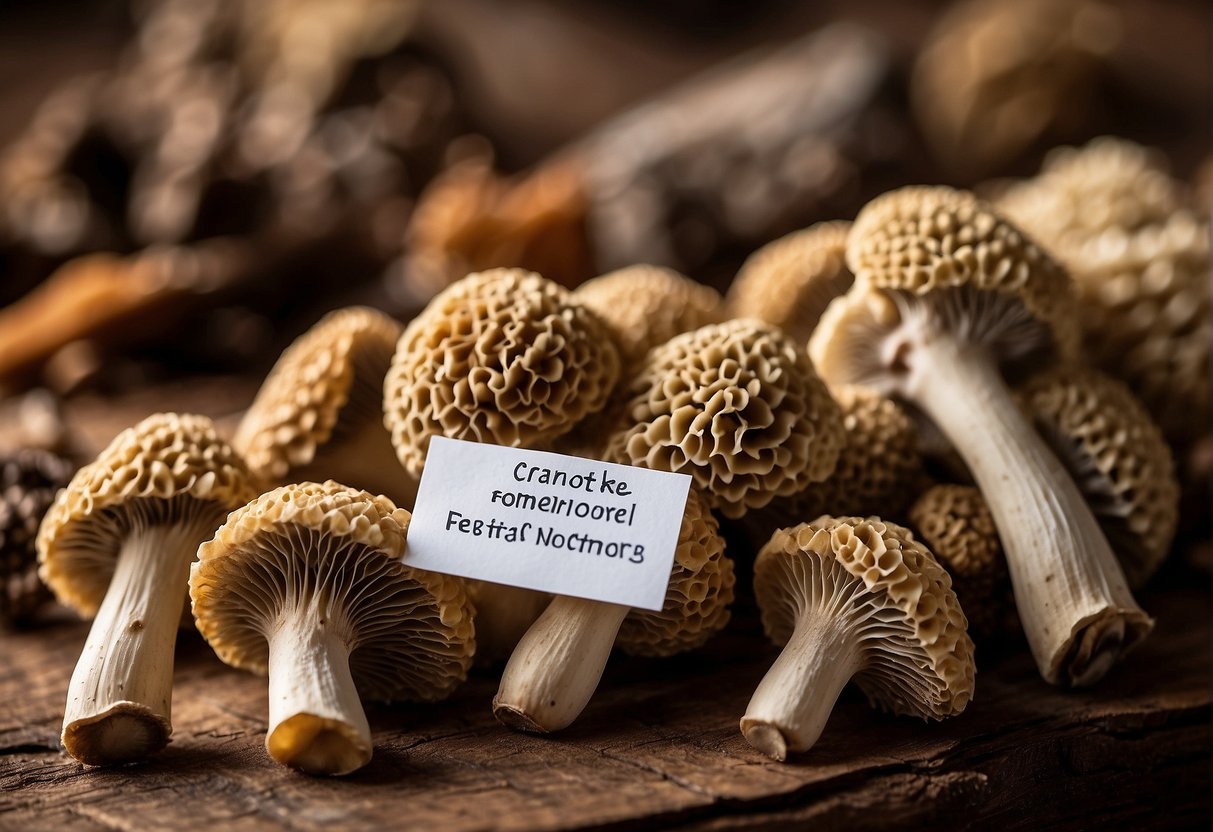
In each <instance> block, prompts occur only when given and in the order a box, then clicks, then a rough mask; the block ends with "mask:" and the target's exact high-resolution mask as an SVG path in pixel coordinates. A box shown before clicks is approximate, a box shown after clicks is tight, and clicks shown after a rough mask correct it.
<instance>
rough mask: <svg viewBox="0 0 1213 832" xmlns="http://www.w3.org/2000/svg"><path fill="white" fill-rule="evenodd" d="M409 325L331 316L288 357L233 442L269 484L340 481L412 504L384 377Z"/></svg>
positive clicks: (344, 312)
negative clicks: (386, 407)
mask: <svg viewBox="0 0 1213 832" xmlns="http://www.w3.org/2000/svg"><path fill="white" fill-rule="evenodd" d="M403 329H404V327H403V325H401V324H400V323H399V322H397V321H395V320H393V319H392V318H389V317H388V316H387V315H384V314H383V313H382V312H377V311H375V310H374V309H368V308H366V307H362V306H353V307H349V308H347V309H339V310H337V311H335V312H330V313H329V314H328V315H326V316H325V317H324V318H323V319H322V320H321V321H320V322H319V323H317V324H316V325H315V326H313V327H312V328H311V329H309V330H308V331H307V332H305V333H304V334H303V335H301V336H300V337H299V338H298V339H297V340H296V341H295V342H294V343H293V344H291V345H290V347H288V348H287V349H286V351H285V352H283V353H282V357H281V358H279V359H278V363H277V364H275V365H274V369H273V370H271V371H270V374H269V376H268V377H267V378H266V380H265V383H264V384H262V385H261V389H260V390H259V391H258V393H257V398H256V399H255V400H254V401H253V404H252V407H250V408H249V409H248V412H247V413H245V414H244V418H243V419H241V421H240V427H239V429H238V430H237V431H236V436H235V439H234V440H233V442H232V444H233V445H235V446H236V448H237V449H239V450H240V452H241V453H243V454H244V456H245V459H247V460H248V463H249V467H250V468H252V469H253V471H254V472H256V473H257V474H259V475H260V476H261V477H262V478H264V479H265V480H267V481H269V482H285V481H288V480H290V481H295V482H298V481H301V480H311V479H320V480H325V479H330V478H331V479H334V480H339V481H341V482H349V483H353V484H354V485H356V486H358V487H359V488H365V489H367V490H368V491H371V492H372V493H375V494H386V495H388V496H390V497H392V499H394V500H396V501H398V502H401V503H408V502H409V501H411V500H413V499H414V498H415V497H416V489H417V483H416V480H415V479H414V478H413V477H411V476H409V475H408V474H407V473H406V472H405V471H404V470H403V469H401V467H400V466H399V465H398V464H397V463H396V458H395V457H396V455H395V452H394V451H393V450H392V443H391V437H390V436H389V435H388V432H387V431H386V430H384V427H383V377H384V376H385V375H386V374H387V368H388V365H389V364H390V363H391V360H392V353H393V352H394V351H395V349H396V341H397V340H398V339H399V338H400V333H401V332H402V331H403Z"/></svg>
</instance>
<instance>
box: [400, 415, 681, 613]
mask: <svg viewBox="0 0 1213 832" xmlns="http://www.w3.org/2000/svg"><path fill="white" fill-rule="evenodd" d="M690 486H691V478H690V477H689V476H687V475H686V474H666V473H663V472H661V471H648V470H645V469H643V468H633V467H631V466H628V465H616V464H613V463H609V462H597V461H594V460H591V459H582V458H580V457H575V456H564V455H563V454H553V453H547V452H545V451H524V450H519V449H517V448H503V447H500V446H497V445H482V444H480V443H477V442H463V441H459V440H455V439H446V438H444V437H435V438H433V439H431V440H430V449H429V453H428V454H427V456H426V461H425V471H424V473H423V474H422V477H421V487H420V489H419V491H418V493H417V504H416V507H415V509H414V510H413V520H412V523H411V524H410V525H409V533H408V548H407V550H406V552H405V556H404V560H405V563H407V564H408V565H409V566H415V567H417V568H418V569H429V570H431V571H434V572H444V573H446V574H449V575H460V576H462V577H465V578H477V579H479V580H482V581H492V582H493V583H499V584H509V585H510V586H517V587H523V588H526V589H537V590H541V591H543V592H551V593H555V594H556V595H572V596H575V597H578V598H590V599H592V600H596V601H606V602H609V603H612V604H623V605H625V606H629V607H639V608H640V609H646V610H659V609H661V606H662V602H663V600H664V599H665V591H666V587H667V585H668V584H669V581H670V569H671V567H672V566H673V563H674V550H675V549H676V548H677V546H678V532H679V530H680V529H681V527H682V516H683V512H684V511H685V509H686V501H687V494H688V492H689V490H690Z"/></svg>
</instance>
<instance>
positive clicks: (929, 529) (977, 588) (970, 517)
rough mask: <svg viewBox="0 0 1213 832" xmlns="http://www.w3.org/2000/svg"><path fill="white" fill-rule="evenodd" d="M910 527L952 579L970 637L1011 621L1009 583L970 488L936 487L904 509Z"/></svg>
mask: <svg viewBox="0 0 1213 832" xmlns="http://www.w3.org/2000/svg"><path fill="white" fill-rule="evenodd" d="M909 520H910V525H911V526H913V527H914V530H915V531H916V532H917V533H918V536H919V537H921V538H922V541H923V543H925V544H926V546H927V547H928V548H929V549H930V550H931V553H932V554H933V555H935V558H936V560H938V561H939V562H940V563H941V564H943V566H944V568H945V569H947V570H948V573H949V574H950V575H951V576H952V588H953V589H954V590H955V591H956V597H957V598H959V599H960V603H961V604H962V605H963V606H964V611H965V615H966V616H967V617H968V619H969V624H970V626H971V628H972V630H973V632H975V633H977V634H978V635H981V636H992V635H995V634H996V633H998V632H999V631H1001V630H1003V629H1004V628H1005V626H1006V624H1007V622H1008V620H1009V619H1010V618H1011V616H1012V614H1013V613H1012V610H1013V609H1014V601H1013V598H1012V594H1011V577H1010V575H1009V574H1008V572H1007V562H1006V558H1005V557H1004V555H1003V551H1002V541H1001V540H1000V539H999V537H998V529H997V528H996V527H995V525H994V515H992V514H990V507H989V506H988V505H986V501H985V498H984V497H982V496H981V492H980V491H979V490H978V489H976V488H974V487H973V486H971V485H936V486H932V487H931V488H929V489H927V490H926V491H925V492H923V494H922V496H920V497H919V498H918V499H917V500H916V501H915V502H914V505H913V506H911V507H910V511H909Z"/></svg>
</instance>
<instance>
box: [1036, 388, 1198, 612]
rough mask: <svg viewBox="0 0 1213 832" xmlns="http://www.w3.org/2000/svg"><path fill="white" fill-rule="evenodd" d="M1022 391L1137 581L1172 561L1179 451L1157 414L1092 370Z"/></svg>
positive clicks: (1126, 569) (1132, 580) (1135, 583)
mask: <svg viewBox="0 0 1213 832" xmlns="http://www.w3.org/2000/svg"><path fill="white" fill-rule="evenodd" d="M1020 396H1021V398H1022V400H1023V402H1024V406H1025V408H1026V410H1027V411H1028V413H1029V414H1030V415H1031V417H1032V419H1033V421H1034V422H1035V424H1036V426H1037V429H1038V430H1039V431H1040V433H1041V435H1042V436H1043V437H1044V438H1045V440H1046V441H1047V442H1048V443H1049V444H1050V445H1051V446H1052V448H1053V450H1054V452H1055V453H1056V454H1057V457H1058V459H1060V460H1062V462H1064V463H1065V464H1066V467H1067V468H1068V469H1069V470H1070V472H1071V475H1072V476H1073V477H1074V480H1075V482H1077V483H1078V487H1079V488H1080V489H1081V490H1082V492H1083V494H1085V495H1086V496H1087V500H1088V502H1089V503H1090V505H1091V509H1092V511H1093V512H1094V514H1095V517H1096V518H1097V519H1098V520H1099V523H1100V525H1101V526H1102V527H1103V530H1104V534H1106V535H1107V537H1108V542H1109V543H1110V544H1111V546H1112V550H1113V551H1114V552H1115V553H1116V556H1117V558H1118V559H1119V560H1120V564H1121V567H1122V568H1123V569H1124V572H1125V577H1126V578H1127V579H1128V581H1129V586H1131V587H1133V588H1138V587H1140V586H1141V585H1143V584H1144V583H1145V582H1146V581H1147V580H1149V578H1150V576H1151V575H1153V574H1154V573H1155V572H1156V571H1157V570H1158V567H1159V566H1160V565H1161V564H1162V562H1163V560H1164V559H1166V557H1167V554H1168V553H1169V552H1170V550H1171V541H1172V540H1173V539H1174V537H1175V527H1176V524H1177V523H1178V519H1179V484H1178V483H1177V481H1176V478H1175V466H1174V464H1173V461H1172V458H1171V451H1170V449H1169V448H1168V447H1167V443H1166V441H1165V440H1164V439H1163V437H1162V434H1161V433H1160V432H1159V429H1158V427H1157V426H1156V425H1155V424H1154V422H1153V420H1152V419H1151V418H1150V414H1149V412H1148V411H1147V410H1146V409H1145V407H1143V406H1142V404H1141V402H1139V401H1138V400H1137V399H1136V398H1135V397H1134V396H1133V394H1132V393H1130V392H1129V390H1128V389H1127V388H1126V387H1125V386H1124V385H1123V384H1121V383H1120V382H1118V381H1116V380H1114V379H1112V378H1109V377H1108V376H1105V375H1104V374H1102V373H1100V372H1098V371H1094V370H1091V369H1089V368H1086V367H1083V368H1077V367H1064V368H1059V369H1056V370H1053V371H1050V372H1047V373H1042V374H1041V375H1039V376H1036V377H1034V378H1032V379H1031V380H1030V381H1029V382H1028V384H1027V385H1025V386H1024V388H1023V389H1022V390H1021V391H1020Z"/></svg>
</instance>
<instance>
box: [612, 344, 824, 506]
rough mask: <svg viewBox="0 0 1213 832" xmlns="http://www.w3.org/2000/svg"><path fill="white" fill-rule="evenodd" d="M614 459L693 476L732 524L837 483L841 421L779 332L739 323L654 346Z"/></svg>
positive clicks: (616, 438)
mask: <svg viewBox="0 0 1213 832" xmlns="http://www.w3.org/2000/svg"><path fill="white" fill-rule="evenodd" d="M626 397H627V405H626V407H625V409H624V414H623V417H622V427H621V428H619V429H618V430H617V431H615V432H614V433H613V434H612V435H611V437H610V438H609V440H608V442H607V447H606V452H605V457H606V458H607V459H608V460H610V461H615V462H622V463H625V464H629V465H636V466H639V467H642V468H651V469H654V470H659V471H671V472H674V473H684V474H690V475H691V477H692V478H693V480H694V482H695V484H696V485H697V486H698V487H699V488H700V489H702V490H703V491H704V494H705V496H706V497H707V499H708V501H709V504H710V505H711V507H712V508H714V509H718V510H719V511H720V512H722V513H723V514H724V515H726V516H727V517H733V518H737V517H741V516H742V515H743V514H744V513H745V512H746V511H747V510H749V509H752V508H758V507H761V506H764V505H766V504H767V503H769V502H770V501H771V500H772V499H774V498H775V497H777V496H780V495H787V494H792V493H795V492H797V491H800V490H801V489H803V488H804V487H805V486H807V485H808V484H809V483H811V482H817V481H819V480H822V479H825V478H826V477H827V476H829V474H830V472H831V471H833V470H834V464H835V462H836V461H837V460H838V454H839V452H840V450H841V449H842V444H843V428H842V415H841V413H840V412H839V409H838V405H837V404H836V403H835V402H834V399H833V398H831V396H830V393H829V391H828V390H827V389H826V386H825V384H824V383H823V382H822V381H821V379H819V378H818V377H817V372H816V370H814V369H813V364H812V362H811V361H809V358H808V356H807V355H806V354H805V352H804V350H803V349H800V348H799V347H798V346H797V345H796V343H795V342H794V341H792V339H791V338H789V337H788V336H787V335H786V334H784V332H783V331H782V330H780V329H779V328H778V327H775V326H772V325H770V324H766V323H763V322H761V321H753V320H733V321H727V322H725V323H722V324H711V325H709V326H705V327H701V328H700V329H697V330H693V331H691V332H687V333H683V334H682V335H679V336H676V337H675V338H672V339H671V340H669V341H667V342H666V343H665V344H662V345H660V346H658V347H655V348H654V349H653V350H651V351H650V352H649V354H648V357H647V358H646V359H645V363H644V365H643V366H642V367H641V368H640V370H639V371H638V373H637V375H636V378H635V379H634V380H633V382H632V384H631V385H630V386H629V387H628V389H627V393H626Z"/></svg>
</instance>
